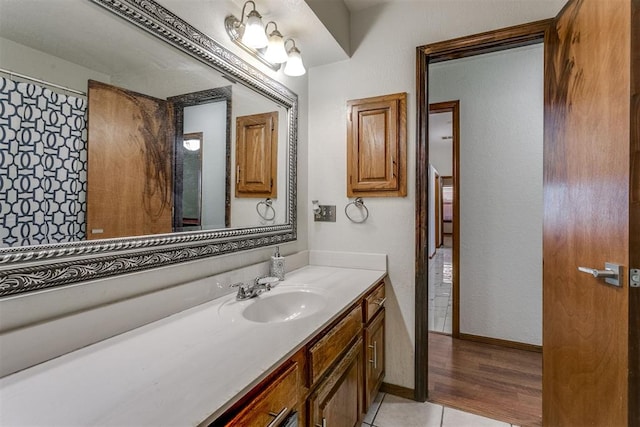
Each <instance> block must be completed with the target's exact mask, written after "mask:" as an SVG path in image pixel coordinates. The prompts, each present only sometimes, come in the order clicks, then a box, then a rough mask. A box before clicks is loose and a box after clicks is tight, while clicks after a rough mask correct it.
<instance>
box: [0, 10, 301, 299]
mask: <svg viewBox="0 0 640 427" xmlns="http://www.w3.org/2000/svg"><path fill="white" fill-rule="evenodd" d="M160 1H161V2H164V1H165V0H160ZM0 64H2V68H3V69H5V70H8V72H6V73H4V74H2V76H3V77H5V78H6V79H7V80H11V81H12V83H9V84H6V83H5V82H2V83H1V84H2V89H3V90H4V93H1V94H0V103H2V106H0V107H1V108H0V116H1V117H0V123H1V124H2V128H1V130H0V132H2V136H3V137H2V138H1V139H0V150H2V151H0V163H1V164H2V166H1V167H0V171H2V170H5V169H6V170H9V173H8V174H7V175H6V176H4V177H2V178H1V179H0V186H1V187H2V191H0V197H3V199H2V200H0V206H1V208H2V217H0V219H2V220H5V219H7V220H5V221H0V297H4V296H9V295H15V294H20V293H25V292H31V291H35V290H41V289H45V288H54V287H57V286H63V285H68V284H72V283H76V282H83V281H87V280H93V279H98V278H104V277H109V276H114V275H119V274H125V273H131V272H137V271H142V270H146V269H149V268H156V267H160V266H168V265H171V264H175V263H181V262H185V261H191V260H197V259H202V258H206V257H211V256H216V255H222V254H228V253H232V252H237V251H242V250H248V249H254V248H260V247H265V246H271V245H276V244H282V243H284V242H290V241H293V240H295V239H296V221H297V218H296V192H295V190H296V175H295V174H296V158H297V154H296V144H297V123H298V98H297V95H296V94H295V93H293V92H292V91H291V90H289V89H288V88H287V87H285V86H284V85H282V84H281V83H279V82H277V81H275V80H273V79H272V78H270V77H268V76H267V75H265V74H263V73H262V72H261V71H260V70H258V69H256V68H254V67H253V66H251V65H250V64H248V63H246V62H244V61H243V60H242V59H241V58H239V57H238V56H236V55H235V54H234V53H233V52H230V51H229V50H227V49H225V48H224V47H222V46H221V45H220V44H218V43H217V42H216V41H215V40H213V39H211V38H210V37H209V36H207V35H206V34H205V33H204V32H202V31H201V30H199V29H197V28H195V27H193V26H192V25H190V24H189V23H188V22H186V21H184V20H183V19H181V18H180V17H178V16H177V15H175V14H174V13H172V12H171V11H170V10H168V9H166V8H164V7H163V6H162V5H161V4H160V3H158V2H156V1H154V0H145V1H140V0H74V1H69V0H30V1H15V0H0ZM18 74H20V75H22V76H27V77H19V76H18ZM24 79H26V80H27V81H31V82H30V83H25V80H24ZM89 80H95V81H97V82H104V83H106V84H109V85H112V86H116V87H119V88H123V89H126V90H129V91H132V92H137V93H138V94H146V95H147V96H149V97H154V98H156V99H160V100H167V98H170V97H175V96H180V95H183V94H189V93H193V92H199V91H204V90H211V89H212V88H221V87H224V86H228V85H229V82H230V81H231V82H232V83H233V85H232V87H233V95H232V104H233V114H232V115H230V116H231V118H230V120H228V121H227V123H235V117H236V116H242V115H249V114H258V113H264V112H271V111H277V112H278V123H279V129H278V138H279V143H278V164H277V174H278V177H277V186H278V188H277V194H278V197H277V199H274V200H273V206H274V209H275V211H276V212H277V215H276V216H275V219H274V220H272V221H267V222H265V221H266V220H264V219H263V218H261V217H260V215H259V214H258V211H257V210H256V206H257V205H258V203H259V202H260V201H264V199H241V200H238V199H236V198H235V197H230V200H229V202H228V203H227V201H225V203H226V204H227V205H228V206H230V209H229V213H228V214H227V212H225V226H227V224H228V226H229V228H223V229H216V230H204V228H206V226H207V224H206V223H205V222H206V220H205V213H204V207H205V205H206V202H205V200H204V197H205V196H204V194H205V193H204V187H205V184H206V183H205V182H204V181H205V180H206V179H207V178H206V177H205V175H204V173H205V171H208V170H209V169H210V168H209V167H208V165H207V164H206V162H207V158H206V153H205V151H206V149H207V147H208V143H207V140H206V134H205V135H204V136H203V138H204V142H203V147H204V151H203V153H202V162H203V163H202V167H201V171H202V174H201V184H202V190H203V192H202V194H203V196H202V210H201V217H200V218H201V226H200V227H201V228H202V229H203V230H201V231H189V232H182V233H175V232H166V230H169V231H172V230H173V229H174V228H175V227H174V222H175V217H174V215H172V214H170V215H169V222H168V227H167V226H166V223H164V222H163V225H162V227H161V229H158V230H155V231H154V230H151V231H147V230H143V231H142V233H156V232H159V233H162V234H157V235H154V236H147V237H144V236H141V237H131V235H126V234H121V235H122V236H123V237H119V238H106V239H105V238H104V237H105V233H104V232H103V233H100V229H101V227H100V226H99V225H96V226H95V227H90V228H91V229H87V217H88V216H89V215H91V209H88V206H86V204H87V202H88V201H89V199H92V197H93V196H92V195H91V191H89V187H93V186H94V184H95V185H96V186H99V185H100V183H101V182H103V183H106V182H110V181H111V180H112V179H114V177H116V176H117V175H124V174H125V172H126V173H128V172H129V170H128V169H134V168H135V167H129V168H125V167H123V166H122V165H120V164H117V163H116V164H114V165H112V166H111V170H110V174H106V173H105V174H104V175H103V179H102V181H100V180H97V181H95V180H94V181H95V182H90V181H91V180H88V175H90V174H92V172H91V171H90V170H89V167H88V165H89V159H88V158H87V156H86V151H87V150H88V148H87V147H88V146H90V145H91V143H92V141H91V138H89V139H88V140H87V132H88V130H87V128H86V115H85V111H86V104H87V100H86V99H85V97H84V96H83V95H81V94H82V93H84V92H86V91H87V82H88V81H89ZM43 81H44V82H45V83H43ZM12 84H17V85H20V84H25V85H35V86H37V87H33V88H29V89H25V90H26V92H28V93H27V95H28V97H31V96H34V95H35V93H36V92H42V93H43V94H44V92H45V91H46V90H50V91H51V92H52V93H53V94H51V95H45V96H48V97H49V100H43V101H42V102H39V103H38V104H37V106H38V108H31V107H25V106H18V107H17V108H16V107H15V106H11V105H10V102H8V101H7V99H8V97H9V95H8V93H7V90H5V89H6V88H8V87H10V86H11V85H12ZM43 87H46V89H44V88H43ZM78 92H80V93H81V94H78ZM65 97H66V99H65ZM17 98H18V97H15V99H17ZM89 98H91V97H89ZM13 100H14V98H12V99H11V101H13ZM65 102H67V103H70V104H71V105H65ZM28 103H31V104H30V105H36V104H34V101H33V100H29V101H28ZM56 103H61V104H62V106H61V107H59V108H60V109H61V110H56V109H55V107H54V105H55V104H56ZM83 103H84V104H85V106H83V105H82V104H83ZM263 103H266V105H263V106H262V107H261V108H260V109H259V110H256V108H255V107H256V106H257V105H261V104H263ZM70 109H72V110H74V111H77V113H78V114H71V115H69V110H70ZM18 110H20V111H21V112H28V114H22V116H20V117H19V120H18V119H16V117H17V116H16V114H14V113H15V111H18ZM167 111H168V114H172V113H173V109H171V108H168V109H167ZM7 112H10V114H11V117H10V118H9V117H7V116H6V115H7ZM23 119H24V120H28V121H29V120H30V121H31V122H29V123H28V124H26V123H25V125H24V126H23V124H22V123H21V120H23ZM145 121H146V119H145V118H144V115H143V114H140V122H139V123H140V124H142V123H144V122H145ZM7 123H10V124H9V125H7ZM172 123H173V120H166V121H164V122H163V121H162V120H157V121H155V122H154V126H155V129H156V130H158V129H160V128H161V127H165V128H168V127H170V126H169V125H171V124H172ZM52 124H53V125H55V126H54V127H60V128H61V129H62V130H61V131H58V132H57V134H55V135H52V136H47V135H45V134H43V133H42V132H40V130H41V129H44V128H45V127H47V126H51V125H52ZM104 126H105V127H108V125H107V124H106V123H105V124H104ZM152 128H153V127H152ZM225 131H226V133H227V135H228V137H227V138H228V139H229V138H230V141H235V135H234V134H233V133H234V132H235V128H234V126H230V129H225ZM144 132H146V131H143V133H144ZM154 132H155V131H154ZM175 132H177V130H175V131H174V133H173V136H172V137H171V138H170V140H169V141H168V143H167V144H165V145H163V148H162V150H158V149H156V148H157V147H151V148H152V149H150V150H148V152H147V153H155V154H158V153H159V152H164V150H165V148H166V147H168V151H167V152H168V154H167V155H166V156H164V155H163V156H157V155H155V154H154V156H148V157H152V158H153V159H154V162H155V161H158V160H161V162H158V163H157V164H155V166H158V165H159V164H160V163H162V165H166V164H169V166H170V167H169V169H168V172H165V171H166V170H167V169H166V168H165V166H162V167H155V168H149V169H148V170H150V171H155V172H154V173H152V174H151V179H148V178H145V179H143V180H142V183H143V184H146V185H147V187H148V189H150V190H152V191H151V192H150V194H151V193H153V194H160V195H161V197H159V200H160V201H161V203H160V205H161V206H162V207H163V208H164V209H163V210H165V211H166V210H169V211H171V210H173V209H172V208H173V206H174V197H175V195H174V192H175V188H174V177H175V176H176V175H175V170H174V169H175V163H176V162H175V157H176V156H175V153H176V151H177V150H176V149H175V147H176V137H175ZM166 133H169V132H166ZM185 133H190V132H185V131H184V130H181V131H180V134H179V138H180V139H181V140H182V139H183V135H184V134H185ZM203 133H204V132H203ZM7 135H10V137H9V138H5V136H7ZM158 135H160V133H159V132H158ZM127 138H128V137H125V138H124V139H125V140H126V139H127ZM9 139H10V141H9V142H7V141H8V140H9ZM129 139H130V140H131V141H132V142H135V145H137V146H138V147H141V146H147V145H146V143H147V142H149V141H151V140H164V137H158V136H157V135H156V137H153V135H149V134H146V135H142V137H141V136H140V135H135V136H134V137H133V138H129ZM36 141H37V143H36ZM131 145H134V144H131ZM125 146H126V145H125ZM227 147H228V149H227V151H226V153H225V156H226V157H227V158H228V157H231V156H234V155H235V154H234V147H233V146H232V144H229V145H228V146H227ZM127 148H131V147H127ZM167 159H168V160H167ZM167 161H168V163H167ZM149 163H153V162H147V163H146V164H145V166H146V165H148V164H149ZM60 164H63V165H64V168H63V169H61V168H60V167H58V166H59V165H60ZM227 164H234V163H233V160H231V161H230V162H228V163H227ZM20 168H26V169H25V170H21V169H20ZM28 168H31V170H32V171H28ZM19 169H20V170H19ZM142 169H145V168H144V167H142ZM234 173H235V171H234V170H233V168H230V169H227V170H226V171H225V174H226V177H225V179H226V180H228V181H229V184H227V187H228V188H229V189H228V192H229V194H234V192H235V191H234V188H233V185H234V182H235V181H234V178H235V176H234ZM180 176H182V175H180ZM167 177H169V178H168V179H167ZM160 178H162V179H160ZM131 181H132V182H133V181H134V180H131ZM137 181H138V180H135V182H136V183H137V184H139V183H138V182H137ZM175 181H177V180H175ZM180 181H182V180H180ZM143 186H144V185H143ZM123 188H126V187H123ZM167 190H168V191H167ZM19 192H21V193H20V196H18V194H19ZM114 193H115V192H114ZM45 194H46V195H47V197H48V198H47V199H38V197H41V198H42V197H43V196H44V195H45ZM167 201H169V203H167ZM111 203H112V204H113V205H117V204H119V203H120V200H119V199H116V198H115V197H114V198H113V199H112V200H111ZM33 205H38V206H37V208H39V209H41V211H40V212H38V213H35V214H33V213H31V211H30V209H31V207H32V206H33ZM137 205H138V206H140V207H144V206H146V207H147V208H148V209H147V210H148V211H149V212H150V213H151V214H154V215H155V214H157V213H158V212H159V211H160V209H155V208H154V207H155V205H154V204H153V203H151V202H150V201H145V200H138V201H137ZM167 205H168V207H169V208H170V209H166V208H167ZM132 206H133V205H132ZM178 206H182V204H179V205H178ZM66 211H69V212H70V213H73V214H74V215H76V218H71V219H69V218H67V217H66V216H65V212H66ZM23 212H24V213H23ZM7 213H8V214H7ZM5 214H6V215H5ZM124 216H126V215H119V217H118V220H122V219H123V217H124ZM181 220H182V217H181ZM163 221H164V220H163ZM18 222H19V223H20V227H19V229H20V230H19V232H20V233H22V232H23V230H24V231H25V235H28V236H31V237H33V240H30V238H29V239H26V240H25V239H20V238H18V237H15V236H16V235H17V234H14V231H15V230H16V229H17V228H16V227H15V225H16V223H18ZM182 222H183V225H184V221H182ZM218 222H219V221H218ZM218 222H217V220H211V223H212V224H213V223H216V224H217V223H218ZM213 226H214V227H217V225H213ZM9 228H11V230H10V231H9V230H8V229H9ZM93 229H95V231H96V233H92V234H95V235H96V236H92V237H95V239H87V237H86V235H87V234H88V233H89V232H92V231H94V230H93ZM78 230H79V231H78ZM103 231H104V230H103ZM139 232H140V231H139V230H136V231H135V232H134V233H133V234H137V233H139ZM11 236H14V237H11Z"/></svg>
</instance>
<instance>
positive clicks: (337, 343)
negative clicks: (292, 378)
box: [308, 304, 362, 383]
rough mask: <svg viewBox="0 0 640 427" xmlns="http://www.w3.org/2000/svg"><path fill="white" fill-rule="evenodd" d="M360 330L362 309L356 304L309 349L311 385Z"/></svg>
mask: <svg viewBox="0 0 640 427" xmlns="http://www.w3.org/2000/svg"><path fill="white" fill-rule="evenodd" d="M361 330H362V307H361V306H360V305H359V304H358V305H357V306H356V307H354V308H353V309H352V310H351V311H350V312H349V313H348V314H347V315H346V316H345V317H344V318H343V319H342V320H341V321H340V322H339V323H338V324H337V325H335V326H334V327H332V328H331V329H330V330H329V332H327V333H326V334H325V335H324V336H323V337H322V338H321V339H320V341H318V342H316V343H315V344H313V345H312V346H311V347H310V348H309V353H308V355H309V367H310V370H311V383H315V382H316V381H317V380H318V379H319V378H320V377H321V376H322V375H323V374H324V373H325V372H326V371H327V369H328V368H329V367H330V366H331V365H332V364H333V362H335V360H336V359H337V358H338V356H340V354H341V353H342V352H343V351H344V350H345V349H346V348H347V346H348V345H349V343H350V342H351V340H353V338H354V337H355V336H356V335H358V334H359V333H360V331H361Z"/></svg>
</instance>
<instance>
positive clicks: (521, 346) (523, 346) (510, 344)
mask: <svg viewBox="0 0 640 427" xmlns="http://www.w3.org/2000/svg"><path fill="white" fill-rule="evenodd" d="M458 338H459V339H461V340H467V341H475V342H479V343H483V344H491V345H499V346H501V347H507V348H515V349H517V350H524V351H533V352H536V353H542V346H541V345H534V344H527V343H524V342H517V341H509V340H503V339H500V338H490V337H483V336H480V335H472V334H463V333H460V336H459V337H458Z"/></svg>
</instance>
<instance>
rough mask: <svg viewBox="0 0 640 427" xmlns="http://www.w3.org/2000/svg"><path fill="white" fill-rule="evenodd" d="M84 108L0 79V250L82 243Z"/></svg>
mask: <svg viewBox="0 0 640 427" xmlns="http://www.w3.org/2000/svg"><path fill="white" fill-rule="evenodd" d="M86 108H87V102H86V100H84V99H82V98H77V97H74V96H67V95H62V94H59V93H56V92H53V91H51V90H50V89H47V88H43V87H41V86H38V85H35V84H31V83H22V82H14V81H12V80H9V79H6V78H3V77H0V247H11V246H23V245H35V244H44V243H61V242H70V241H76V240H83V239H84V237H85V234H86V224H85V213H86V209H87V203H86V191H87V150H86V141H87V137H86V134H87V132H86V115H85V113H86Z"/></svg>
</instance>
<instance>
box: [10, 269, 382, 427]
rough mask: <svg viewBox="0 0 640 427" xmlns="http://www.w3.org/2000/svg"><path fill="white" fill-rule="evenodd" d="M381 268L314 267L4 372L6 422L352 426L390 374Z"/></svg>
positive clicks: (31, 423) (24, 423)
mask: <svg viewBox="0 0 640 427" xmlns="http://www.w3.org/2000/svg"><path fill="white" fill-rule="evenodd" d="M385 276H386V272H385V271H383V270H366V269H355V268H340V267H328V266H320V265H308V266H305V267H303V268H300V269H298V270H296V271H293V272H290V273H288V275H287V277H286V279H285V280H284V281H282V282H280V283H279V284H278V285H277V286H276V287H274V288H273V289H272V290H271V291H269V292H265V293H263V294H261V295H260V296H258V297H256V298H252V299H250V300H245V301H236V298H235V294H229V295H226V296H223V297H221V298H217V299H215V300H212V301H210V302H208V303H205V304H201V305H198V306H196V307H193V308H191V309H188V310H185V311H183V312H180V313H177V314H175V315H172V316H169V317H167V318H165V319H161V320H159V321H156V322H153V323H151V324H148V325H146V326H143V327H140V328H137V329H134V330H131V331H129V332H127V333H124V334H121V335H118V336H116V337H113V338H110V339H107V340H104V341H101V342H99V343H96V344H94V345H91V346H88V347H85V348H83V349H80V350H77V351H74V352H71V353H68V354H66V355H63V356H61V357H58V358H56V359H53V360H50V361H48V362H45V363H42V364H39V365H36V366H34V367H32V368H29V369H26V370H23V371H20V372H17V373H15V374H13V375H9V376H7V377H4V378H2V379H0V402H2V410H1V411H0V414H1V415H0V424H2V425H12V426H20V425H66V426H72V425H136V426H145V425H156V426H157V425H209V424H211V423H214V425H228V424H230V425H264V426H266V425H273V426H276V425H279V424H280V422H281V420H283V419H285V418H286V417H288V416H290V414H292V413H293V412H294V411H297V413H298V415H297V417H298V423H299V425H312V426H315V425H320V426H322V425H324V424H326V425H357V424H358V423H359V421H360V420H361V419H362V416H363V414H364V413H365V412H366V409H367V407H368V405H369V404H370V401H371V400H372V399H373V397H374V396H375V393H376V391H377V388H378V387H379V386H380V383H381V380H382V377H383V375H384V314H385V310H384V301H385V296H384V278H385ZM335 417H339V419H340V422H339V423H336V422H332V420H334V419H335Z"/></svg>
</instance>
